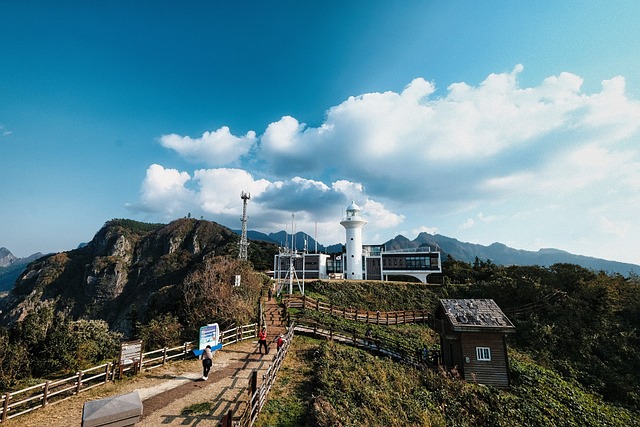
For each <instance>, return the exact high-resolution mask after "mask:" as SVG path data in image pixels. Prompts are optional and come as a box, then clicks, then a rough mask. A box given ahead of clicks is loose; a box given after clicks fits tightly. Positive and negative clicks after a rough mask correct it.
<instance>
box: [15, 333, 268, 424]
mask: <svg viewBox="0 0 640 427" xmlns="http://www.w3.org/2000/svg"><path fill="white" fill-rule="evenodd" d="M274 356H275V348H274V346H271V352H270V354H268V355H261V354H259V353H258V352H257V341H245V342H242V343H238V344H234V345H231V346H229V347H225V349H224V350H220V351H217V352H216V354H215V356H214V360H213V367H212V368H211V372H210V374H209V379H208V381H203V380H202V379H201V375H202V367H201V364H200V361H198V360H195V359H193V360H188V361H179V362H173V363H168V364H167V365H166V366H165V367H159V368H156V369H153V370H151V371H145V372H142V373H140V374H138V375H137V376H135V377H131V378H129V379H126V380H122V381H117V382H116V383H109V384H106V385H104V386H100V387H96V388H94V389H92V390H89V391H87V392H86V393H81V394H80V395H78V396H74V397H72V398H70V399H67V400H65V401H62V402H60V403H57V404H53V405H50V406H47V407H46V408H43V409H39V410H36V411H33V412H31V413H29V414H25V415H22V416H19V417H16V418H13V419H11V420H9V421H7V423H6V424H3V426H5V425H6V426H7V427H16V426H24V427H36V426H38V427H41V426H46V427H68V426H79V425H81V424H82V408H83V405H84V403H85V402H88V401H92V400H95V399H102V398H105V397H109V396H117V395H120V394H125V393H130V392H133V391H137V392H138V394H139V395H140V399H141V401H142V405H143V414H142V418H141V420H140V422H139V423H137V424H136V426H216V427H217V425H218V423H219V422H220V420H221V419H222V417H223V416H224V414H226V413H227V412H228V411H229V410H232V411H233V412H234V413H239V411H241V410H242V409H244V408H243V406H244V405H245V402H246V399H247V394H246V391H247V387H248V384H249V377H250V376H251V372H252V371H253V370H257V371H258V382H260V380H261V379H262V375H261V374H260V372H261V371H263V372H264V371H266V369H267V368H268V367H269V365H270V364H271V362H272V361H273V357H274Z"/></svg>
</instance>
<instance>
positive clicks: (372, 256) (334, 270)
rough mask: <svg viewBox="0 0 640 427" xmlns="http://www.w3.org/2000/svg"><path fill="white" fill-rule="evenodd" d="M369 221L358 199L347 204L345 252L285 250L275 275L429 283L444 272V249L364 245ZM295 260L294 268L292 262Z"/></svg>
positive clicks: (344, 222) (343, 222)
mask: <svg viewBox="0 0 640 427" xmlns="http://www.w3.org/2000/svg"><path fill="white" fill-rule="evenodd" d="M366 223H367V222H366V221H365V220H364V219H363V218H362V217H361V216H360V208H359V207H358V205H356V204H355V203H354V202H351V204H350V205H349V207H347V211H346V215H345V218H343V220H342V221H340V224H341V225H342V226H343V227H344V228H345V237H346V244H345V253H342V254H330V255H328V254H308V253H301V254H296V255H295V256H292V254H291V253H288V252H287V251H281V253H280V254H278V255H276V256H275V259H274V277H275V278H276V279H284V278H288V279H291V276H292V275H293V274H295V276H296V277H297V278H298V279H328V278H332V277H336V278H341V277H344V279H348V280H363V279H364V280H384V281H387V280H390V277H401V276H412V277H415V278H417V279H419V280H420V281H421V282H422V283H427V277H428V276H429V275H430V274H434V273H442V260H441V256H440V251H438V250H437V249H436V248H430V247H419V248H415V249H402V250H392V251H387V250H386V248H385V247H384V245H363V244H362V228H363V227H364V225H365V224H366ZM292 263H293V268H291V264H292Z"/></svg>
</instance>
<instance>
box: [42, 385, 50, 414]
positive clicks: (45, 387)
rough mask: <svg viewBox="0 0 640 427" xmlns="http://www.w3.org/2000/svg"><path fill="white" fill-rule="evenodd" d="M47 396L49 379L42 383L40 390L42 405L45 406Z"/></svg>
mask: <svg viewBox="0 0 640 427" xmlns="http://www.w3.org/2000/svg"><path fill="white" fill-rule="evenodd" d="M48 397H49V380H47V381H45V383H44V390H43V391H42V407H43V408H44V407H45V406H47V398H48Z"/></svg>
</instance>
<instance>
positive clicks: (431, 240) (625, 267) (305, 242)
mask: <svg viewBox="0 0 640 427" xmlns="http://www.w3.org/2000/svg"><path fill="white" fill-rule="evenodd" d="M231 231H233V232H234V233H235V234H238V235H239V234H240V230H231ZM247 238H248V239H249V240H251V241H255V242H266V243H271V244H274V245H277V246H287V247H292V246H293V247H295V248H296V249H297V250H305V249H306V250H307V251H309V252H315V251H316V243H317V242H316V240H315V239H314V238H313V237H311V236H310V235H308V234H306V233H304V232H297V233H296V234H295V236H294V239H293V240H292V236H291V234H289V233H287V232H285V231H279V232H277V233H269V234H266V233H262V232H260V231H256V230H249V231H247ZM292 242H293V243H292ZM84 245H86V243H85V244H80V245H79V247H78V249H80V248H82V247H83V246H84ZM384 246H385V248H386V250H396V249H413V248H418V247H424V246H429V247H431V248H434V249H435V248H437V249H439V250H440V251H441V252H442V259H443V260H445V259H446V258H447V256H451V257H453V258H454V259H456V260H459V261H465V262H469V263H473V262H475V260H476V258H477V259H479V260H483V261H486V260H490V261H491V262H493V263H494V264H500V265H540V266H550V265H553V264H556V263H567V264H576V265H579V266H581V267H584V268H589V269H592V270H596V271H606V272H608V273H617V274H621V275H623V276H628V275H629V274H640V265H637V264H631V263H624V262H619V261H611V260H607V259H603V258H595V257H588V256H583V255H575V254H572V253H569V252H566V251H562V250H559V249H551V248H545V249H540V250H538V251H526V250H520V249H513V248H510V247H508V246H506V245H504V244H502V243H497V242H496V243H492V244H491V245H488V246H485V245H479V244H475V243H467V242H461V241H459V240H457V239H454V238H451V237H447V236H442V235H440V234H428V233H420V234H419V235H418V236H417V237H416V238H415V239H413V240H409V239H408V238H406V237H405V236H403V235H398V236H396V237H395V238H393V239H391V240H389V241H387V242H385V243H384ZM342 247H343V245H342V244H340V243H336V244H332V245H329V246H325V245H322V244H320V243H317V251H319V252H324V253H339V252H341V251H342ZM42 256H43V254H42V253H40V252H38V253H35V254H33V255H30V256H29V257H26V258H17V257H15V256H14V255H13V254H12V253H11V252H10V251H9V250H8V249H7V248H4V247H2V248H0V293H1V292H6V291H9V290H10V289H11V288H12V287H13V286H14V284H15V282H16V280H17V279H18V277H19V276H20V274H21V273H22V272H23V271H24V270H25V268H26V267H27V266H28V265H29V264H30V263H31V262H33V261H35V260H37V259H38V258H40V257H42ZM272 262H273V260H269V259H266V258H265V259H264V260H262V263H261V265H260V267H262V268H269V266H270V265H271V264H272Z"/></svg>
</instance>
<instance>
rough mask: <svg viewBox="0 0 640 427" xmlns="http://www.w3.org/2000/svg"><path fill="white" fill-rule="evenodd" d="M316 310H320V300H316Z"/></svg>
mask: <svg viewBox="0 0 640 427" xmlns="http://www.w3.org/2000/svg"><path fill="white" fill-rule="evenodd" d="M316 311H320V300H319V299H317V300H316Z"/></svg>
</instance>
